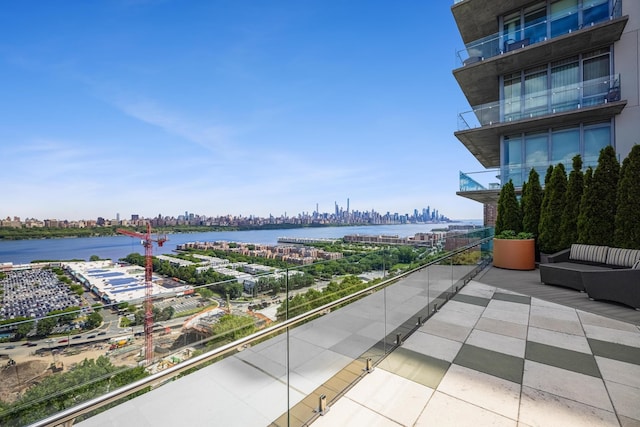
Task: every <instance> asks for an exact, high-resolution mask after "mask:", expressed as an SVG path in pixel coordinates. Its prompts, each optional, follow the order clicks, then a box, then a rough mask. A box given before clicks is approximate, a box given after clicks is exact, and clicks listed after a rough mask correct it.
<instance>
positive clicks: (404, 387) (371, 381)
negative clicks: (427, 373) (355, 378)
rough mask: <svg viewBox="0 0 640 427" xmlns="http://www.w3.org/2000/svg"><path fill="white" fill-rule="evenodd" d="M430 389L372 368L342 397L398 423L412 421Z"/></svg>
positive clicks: (415, 418)
mask: <svg viewBox="0 0 640 427" xmlns="http://www.w3.org/2000/svg"><path fill="white" fill-rule="evenodd" d="M433 392H434V389H432V388H429V387H425V386H424V385H421V384H418V383H415V382H413V381H410V380H408V379H406V378H403V377H400V376H397V375H394V374H392V373H390V372H387V371H385V370H383V369H376V370H375V371H374V372H373V374H371V375H367V376H365V377H364V378H363V379H362V380H361V381H360V382H359V383H358V386H357V387H354V388H352V389H351V390H349V391H348V392H347V393H346V395H345V396H346V397H347V398H349V399H351V400H353V401H354V402H357V403H359V404H361V405H363V406H366V407H367V408H369V409H371V410H373V411H375V412H377V413H378V414H381V415H383V416H385V417H387V418H390V419H392V420H394V421H396V422H398V423H400V424H402V425H407V426H410V425H413V423H415V422H416V420H417V419H418V416H419V415H420V413H421V412H422V410H423V408H424V406H425V404H426V402H427V401H428V400H429V399H430V398H431V395H432V394H433Z"/></svg>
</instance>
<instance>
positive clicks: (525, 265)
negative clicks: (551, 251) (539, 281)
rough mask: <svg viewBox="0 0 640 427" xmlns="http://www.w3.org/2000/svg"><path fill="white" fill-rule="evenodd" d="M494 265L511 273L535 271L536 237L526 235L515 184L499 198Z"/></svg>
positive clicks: (506, 185) (508, 187) (505, 189)
mask: <svg viewBox="0 0 640 427" xmlns="http://www.w3.org/2000/svg"><path fill="white" fill-rule="evenodd" d="M493 265H494V266H495V267H499V268H506V269H510V270H533V269H534V268H535V240H534V239H533V234H532V233H527V232H523V231H522V216H521V210H520V205H519V203H518V199H517V198H516V192H515V188H514V186H513V182H512V181H511V180H509V182H508V183H506V184H505V185H504V186H503V187H502V190H500V197H499V198H498V217H497V218H496V235H495V236H494V238H493Z"/></svg>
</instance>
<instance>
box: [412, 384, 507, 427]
mask: <svg viewBox="0 0 640 427" xmlns="http://www.w3.org/2000/svg"><path fill="white" fill-rule="evenodd" d="M434 425H437V426H438V427H476V426H489V425H490V426H495V427H516V426H517V423H516V421H515V420H513V419H510V418H507V417H504V416H502V415H499V414H496V413H495V412H491V411H489V410H486V409H484V408H481V407H479V406H476V405H473V404H471V403H467V402H465V401H464V400H460V399H456V398H455V397H451V396H448V395H446V394H444V393H440V392H436V393H435V394H434V395H433V397H432V398H431V400H429V403H428V404H427V407H426V408H425V410H424V412H423V413H422V415H420V418H418V421H417V422H416V423H415V424H414V426H415V427H432V426H434Z"/></svg>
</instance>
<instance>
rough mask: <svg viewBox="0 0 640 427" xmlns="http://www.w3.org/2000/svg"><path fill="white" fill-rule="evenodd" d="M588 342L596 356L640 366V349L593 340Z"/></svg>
mask: <svg viewBox="0 0 640 427" xmlns="http://www.w3.org/2000/svg"><path fill="white" fill-rule="evenodd" d="M588 341H589V345H590V346H591V351H592V352H593V354H594V356H602V357H606V358H609V359H614V360H619V361H621V362H627V363H632V364H634V365H640V348H637V347H631V346H628V345H624V344H617V343H612V342H609V341H600V340H596V339H591V338H589V339H588Z"/></svg>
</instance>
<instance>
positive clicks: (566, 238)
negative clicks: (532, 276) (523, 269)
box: [560, 155, 584, 248]
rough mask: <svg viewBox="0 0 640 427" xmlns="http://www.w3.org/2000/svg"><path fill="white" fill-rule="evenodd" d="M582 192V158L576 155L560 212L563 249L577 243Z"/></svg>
mask: <svg viewBox="0 0 640 427" xmlns="http://www.w3.org/2000/svg"><path fill="white" fill-rule="evenodd" d="M583 191H584V174H583V173H582V158H581V157H580V155H576V156H574V157H573V170H572V171H571V173H569V181H568V183H567V196H566V203H565V205H564V211H563V212H562V224H561V227H560V233H561V236H562V246H564V247H565V248H568V247H570V246H571V244H573V243H576V242H577V241H578V216H579V215H580V204H581V201H582V193H583Z"/></svg>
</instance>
